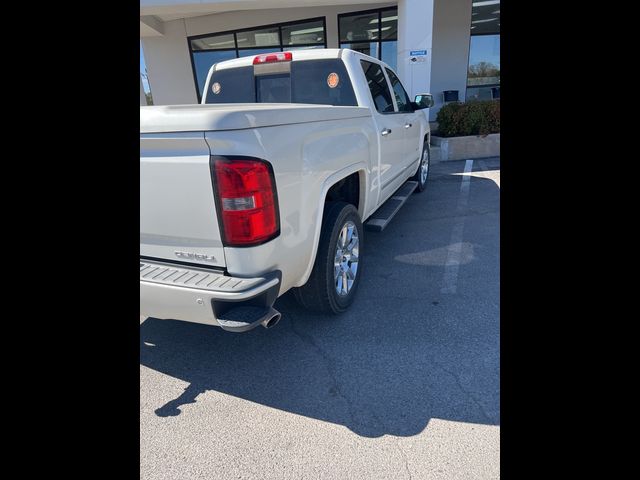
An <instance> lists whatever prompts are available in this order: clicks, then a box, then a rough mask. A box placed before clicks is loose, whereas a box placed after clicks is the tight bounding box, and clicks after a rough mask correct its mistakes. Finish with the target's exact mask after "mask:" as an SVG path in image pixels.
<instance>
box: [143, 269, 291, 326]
mask: <svg viewBox="0 0 640 480" xmlns="http://www.w3.org/2000/svg"><path fill="white" fill-rule="evenodd" d="M280 279H281V274H280V272H272V273H270V274H267V275H264V276H262V277H257V278H239V277H231V276H228V275H224V274H223V273H222V272H218V271H212V270H207V269H204V268H194V267H182V266H176V265H172V264H168V263H167V264H165V263H161V262H156V261H153V262H152V261H147V260H142V259H141V260H140V314H141V315H145V316H148V317H154V318H161V319H175V320H185V321H188V322H195V323H203V324H206V325H214V326H218V327H219V326H222V325H221V324H220V323H219V322H218V318H220V317H221V316H223V314H224V313H225V312H227V311H229V310H231V309H232V308H233V307H237V306H240V305H247V306H258V307H271V306H272V305H273V303H274V302H275V301H276V299H277V298H278V291H279V289H280Z"/></svg>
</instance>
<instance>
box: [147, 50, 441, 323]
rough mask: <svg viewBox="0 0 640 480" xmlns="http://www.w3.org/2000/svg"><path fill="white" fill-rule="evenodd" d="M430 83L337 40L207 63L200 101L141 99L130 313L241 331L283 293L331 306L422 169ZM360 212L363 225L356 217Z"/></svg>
mask: <svg viewBox="0 0 640 480" xmlns="http://www.w3.org/2000/svg"><path fill="white" fill-rule="evenodd" d="M432 105H433V99H432V98H431V95H429V94H423V95H417V96H416V97H415V98H414V101H411V100H410V99H409V96H408V95H407V93H406V91H405V89H404V88H403V86H402V84H401V82H400V80H399V79H398V76H397V75H396V74H395V73H394V72H393V70H391V68H389V66H388V65H386V64H385V63H383V62H381V61H380V60H377V59H375V58H372V57H369V56H367V55H363V54H361V53H358V52H355V51H352V50H347V49H325V50H296V51H293V52H278V53H270V54H263V55H257V56H251V57H244V58H238V59H234V60H228V61H224V62H220V63H217V64H215V65H213V66H212V67H211V70H210V71H209V74H208V77H207V81H206V84H205V87H204V93H203V95H202V102H201V104H199V105H178V106H149V107H141V108H140V313H141V314H142V315H146V316H151V317H155V318H161V319H178V320H185V321H191V322H197V323H204V324H208V325H215V326H219V327H222V328H223V329H225V330H229V331H236V332H242V331H247V330H250V329H252V328H254V327H256V326H258V325H263V326H265V327H267V328H269V327H271V326H273V325H275V324H276V323H277V322H278V320H279V319H280V313H279V312H277V311H276V310H275V309H274V308H273V304H274V302H275V301H276V299H277V298H278V297H279V296H281V295H283V294H284V293H285V292H287V291H288V290H290V289H293V290H294V296H295V298H296V299H297V300H298V301H299V302H300V303H301V304H302V305H303V306H304V307H306V308H307V309H310V310H315V311H319V312H327V313H333V314H335V313H340V312H343V311H344V310H346V309H347V308H348V307H349V305H350V304H351V303H352V302H353V299H354V296H355V294H356V291H357V289H358V284H359V282H360V278H361V276H362V266H363V262H365V261H366V250H365V248H364V242H363V240H364V230H365V228H363V227H366V229H367V230H369V229H371V230H378V231H379V230H382V229H383V228H384V227H385V226H386V225H387V223H388V222H389V220H390V219H391V218H392V217H393V215H394V214H395V212H397V211H398V209H399V208H400V206H401V205H402V204H403V203H404V201H405V200H406V199H407V198H408V197H409V195H410V194H411V193H412V192H413V191H416V192H421V191H423V190H424V189H425V186H426V182H427V177H428V173H429V158H430V157H429V155H430V154H429V136H430V132H429V122H428V120H427V117H426V115H425V112H424V111H421V110H422V109H425V108H428V107H430V106H432ZM363 224H364V225H363Z"/></svg>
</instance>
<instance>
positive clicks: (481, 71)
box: [469, 62, 500, 77]
mask: <svg viewBox="0 0 640 480" xmlns="http://www.w3.org/2000/svg"><path fill="white" fill-rule="evenodd" d="M469 76H470V77H499V76H500V67H498V66H497V65H495V64H493V63H490V62H478V63H474V64H473V65H469Z"/></svg>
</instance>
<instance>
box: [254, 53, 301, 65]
mask: <svg viewBox="0 0 640 480" xmlns="http://www.w3.org/2000/svg"><path fill="white" fill-rule="evenodd" d="M292 58H293V56H292V55H291V52H276V53H263V54H262V55H256V56H255V57H254V58H253V64H254V65H259V64H261V63H272V62H290V61H291V59H292Z"/></svg>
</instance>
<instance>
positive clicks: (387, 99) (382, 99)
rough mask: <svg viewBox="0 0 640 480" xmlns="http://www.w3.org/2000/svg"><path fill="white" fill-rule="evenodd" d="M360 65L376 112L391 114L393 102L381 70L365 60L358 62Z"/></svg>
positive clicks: (375, 64)
mask: <svg viewBox="0 0 640 480" xmlns="http://www.w3.org/2000/svg"><path fill="white" fill-rule="evenodd" d="M360 65H362V70H363V71H364V76H365V77H366V78H367V83H368V84H369V91H370V92H371V98H373V103H375V104H376V110H378V111H379V112H380V113H392V112H393V111H394V110H393V100H391V92H390V91H389V84H388V83H387V79H386V78H384V73H383V71H382V68H381V67H380V65H378V64H377V63H371V62H367V61H366V60H360Z"/></svg>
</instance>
